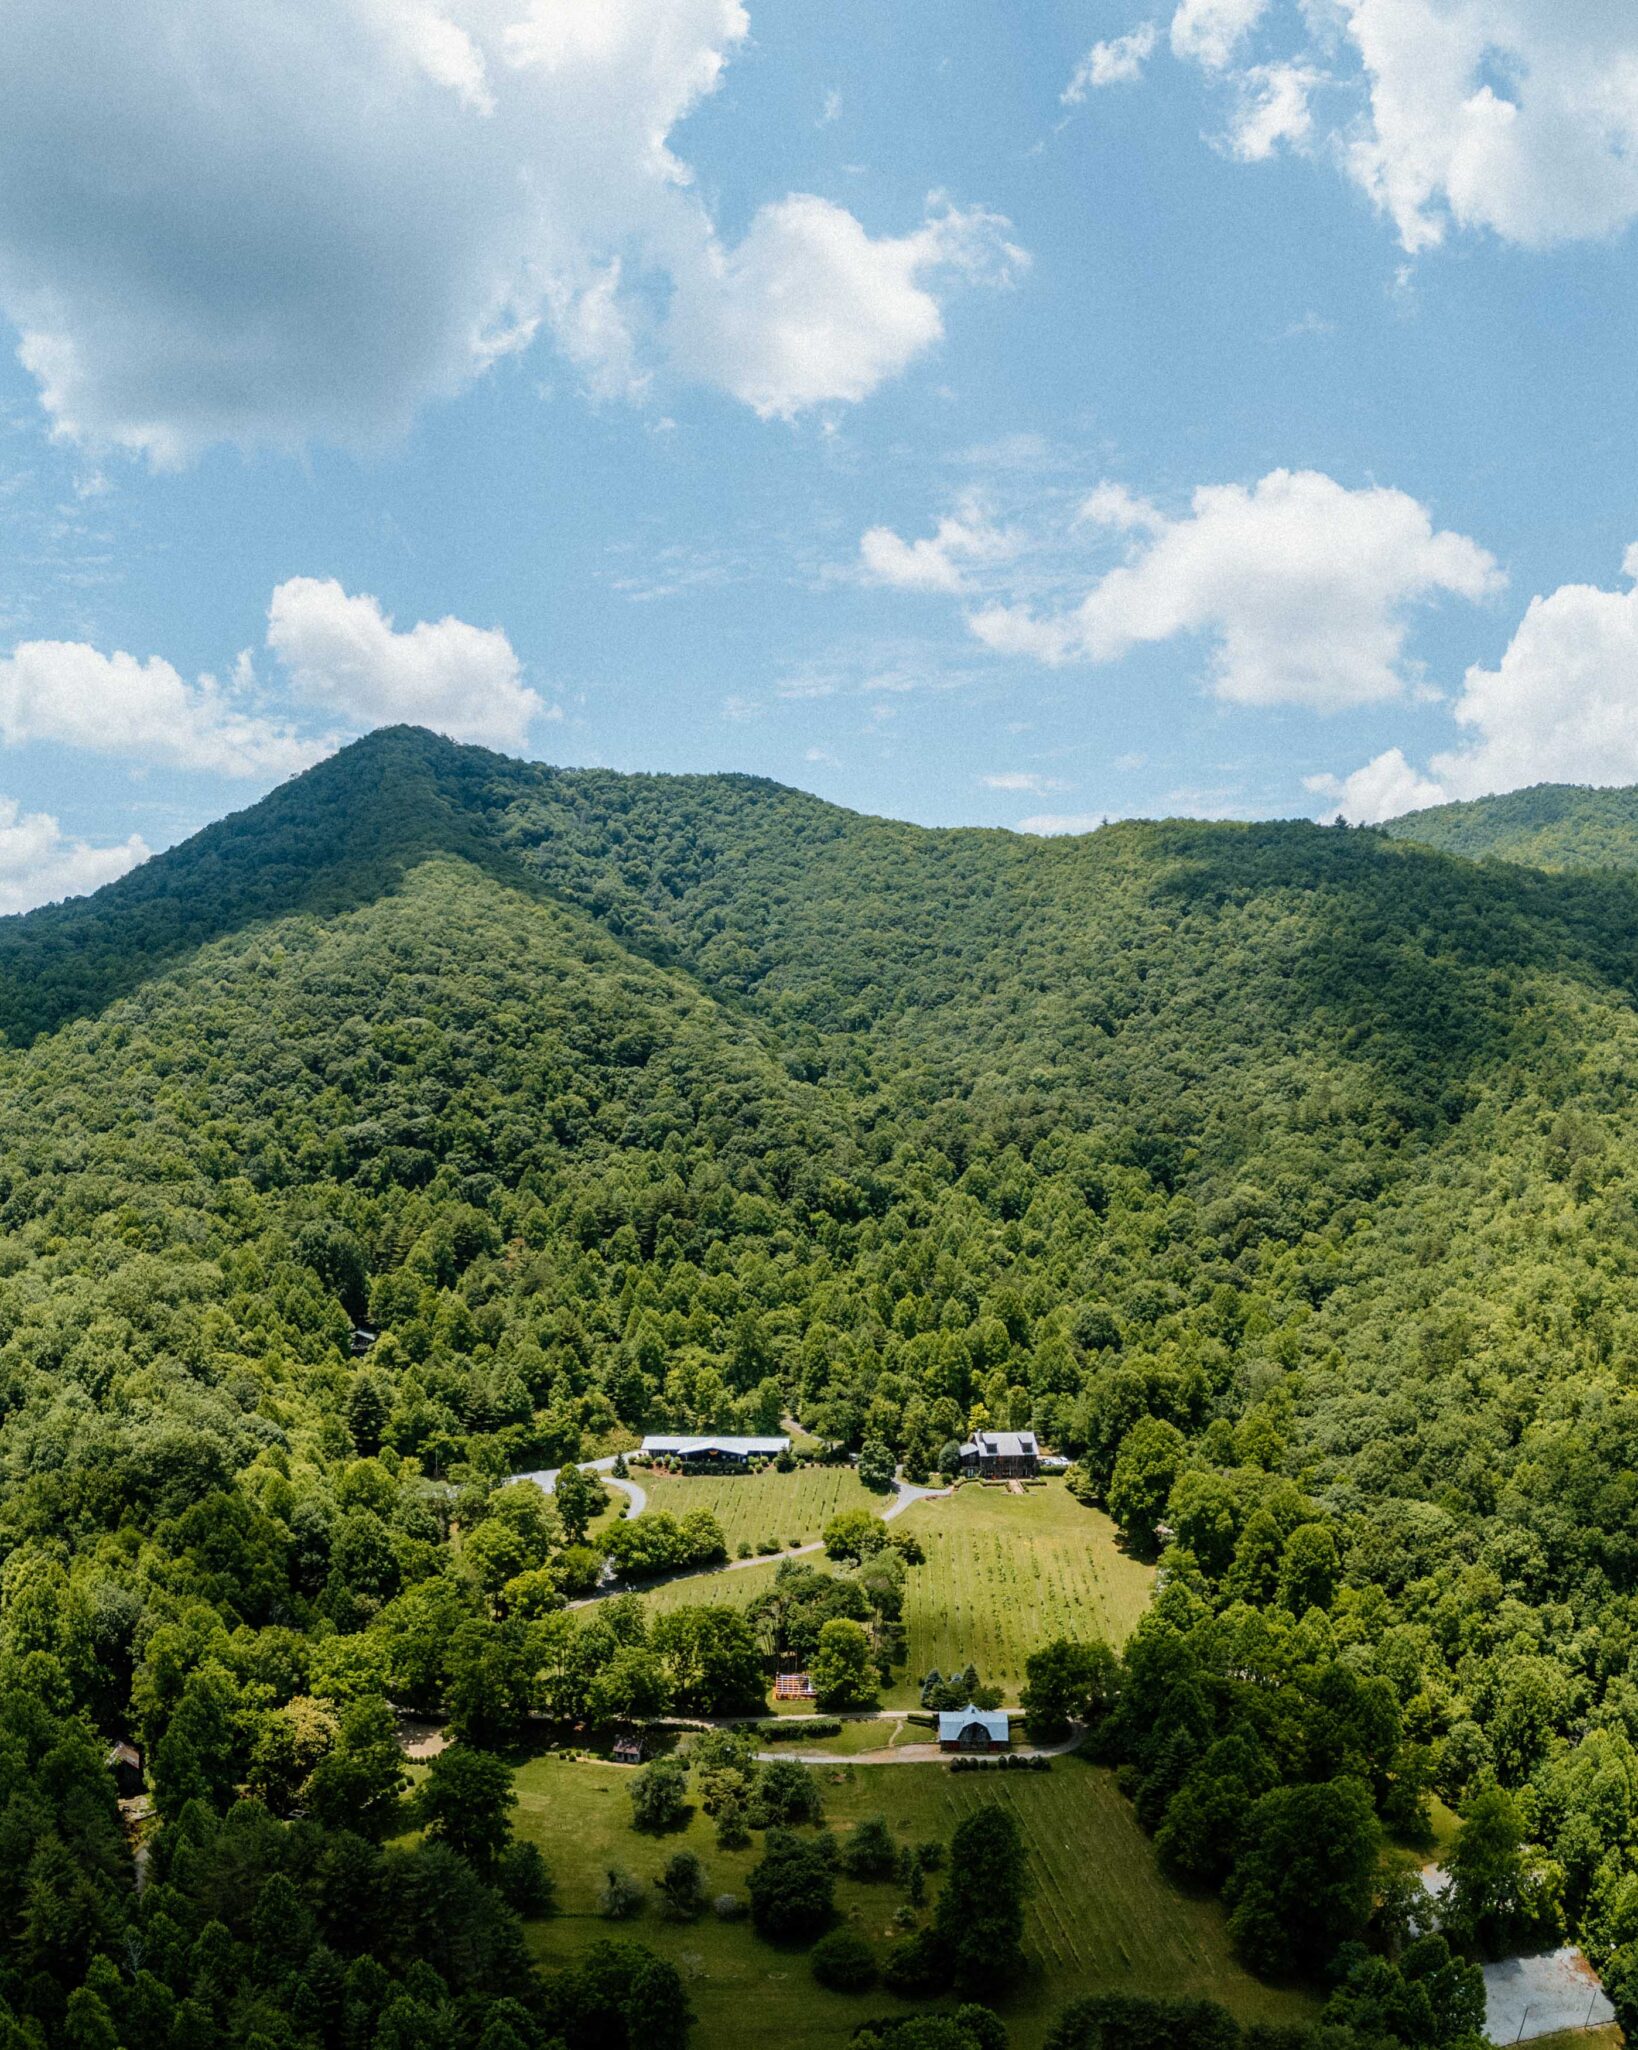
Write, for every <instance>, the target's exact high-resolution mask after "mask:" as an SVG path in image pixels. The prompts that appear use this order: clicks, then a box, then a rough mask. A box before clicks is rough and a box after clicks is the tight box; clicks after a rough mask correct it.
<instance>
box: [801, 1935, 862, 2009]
mask: <svg viewBox="0 0 1638 2050" xmlns="http://www.w3.org/2000/svg"><path fill="white" fill-rule="evenodd" d="M808 1969H809V1970H810V1971H811V1972H812V1973H813V1976H814V1977H815V1978H816V1979H817V1980H818V1981H819V1983H820V1985H821V1986H828V1987H829V1988H830V1990H831V1991H832V1992H833V1993H862V1992H863V1991H864V1990H865V1988H866V1987H867V1986H874V1985H875V1983H876V1953H875V1952H874V1951H873V1950H872V1949H871V1947H870V1945H869V1944H868V1943H866V1942H865V1940H864V1938H863V1937H862V1936H860V1935H859V1934H858V1932H857V1931H856V1930H853V1929H832V1930H831V1932H830V1934H829V1935H828V1936H821V1937H820V1939H819V1941H818V1942H817V1943H816V1944H815V1945H814V1946H813V1952H812V1955H811V1956H810V1957H809V1959H808Z"/></svg>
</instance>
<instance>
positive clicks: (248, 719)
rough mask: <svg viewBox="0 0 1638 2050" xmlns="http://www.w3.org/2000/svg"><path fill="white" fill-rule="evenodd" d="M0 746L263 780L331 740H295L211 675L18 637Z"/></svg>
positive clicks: (288, 770)
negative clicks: (36, 746)
mask: <svg viewBox="0 0 1638 2050" xmlns="http://www.w3.org/2000/svg"><path fill="white" fill-rule="evenodd" d="M0 740H3V741H4V742H5V744H6V745H7V746H8V747H21V746H25V745H27V744H28V743H29V742H31V741H45V742H51V743H55V744H56V745H59V746H62V747H75V748H84V749H85V750H87V751H88V752H89V753H92V754H102V755H121V756H124V757H126V758H128V759H130V760H133V761H139V762H144V763H149V764H152V765H154V766H156V767H166V768H175V769H194V770H202V771H205V772H207V773H210V774H214V775H218V776H234V777H259V778H263V779H265V780H268V781H272V780H275V779H277V778H279V777H283V776H289V775H294V774H295V772H296V771H297V770H298V769H304V768H306V767H308V765H309V764H310V763H312V762H314V761H316V760H317V759H318V757H319V756H320V755H321V754H323V753H325V752H327V750H328V747H329V746H330V745H331V744H332V743H330V742H327V741H314V740H306V739H302V738H301V737H300V736H298V735H297V734H296V733H295V732H294V731H293V730H292V729H291V728H290V727H289V726H288V725H287V724H285V723H284V722H283V721H280V720H276V719H272V718H269V717H266V716H264V715H263V714H262V713H260V712H258V711H256V710H255V709H253V707H251V706H250V705H248V704H247V703H246V702H245V694H244V693H243V692H240V691H236V690H231V689H230V690H224V689H223V688H222V686H221V685H220V684H218V683H217V681H216V679H215V678H214V677H211V676H201V677H200V678H199V680H198V682H197V683H191V684H190V683H188V682H186V681H185V680H184V679H183V678H182V677H181V676H180V675H179V674H178V673H177V671H176V670H175V669H173V668H172V667H171V665H170V663H169V662H165V661H162V660H161V659H160V658H159V657H158V656H152V657H150V658H149V659H148V660H147V661H145V662H144V661H139V660H138V659H137V658H136V657H135V656H134V655H127V654H124V653H115V654H112V655H104V654H102V653H100V652H99V651H98V650H97V649H96V648H92V647H88V646H87V645H86V644H85V643H84V642H83V641H24V642H22V643H21V644H20V645H19V646H18V647H16V648H14V649H13V651H12V653H11V654H10V655H9V656H7V657H5V658H3V659H0Z"/></svg>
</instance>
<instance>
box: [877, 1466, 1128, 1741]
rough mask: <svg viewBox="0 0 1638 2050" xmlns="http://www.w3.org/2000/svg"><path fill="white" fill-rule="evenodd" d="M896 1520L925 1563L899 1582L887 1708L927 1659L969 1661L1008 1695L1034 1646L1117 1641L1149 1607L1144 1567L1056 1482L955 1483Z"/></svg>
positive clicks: (933, 1662)
mask: <svg viewBox="0 0 1638 2050" xmlns="http://www.w3.org/2000/svg"><path fill="white" fill-rule="evenodd" d="M894 1527H895V1529H898V1530H902V1531H906V1532H914V1533H915V1535H916V1536H917V1537H918V1538H919V1539H920V1540H921V1543H922V1545H923V1547H924V1549H925V1550H926V1553H927V1563H926V1564H925V1565H924V1566H917V1567H915V1568H913V1569H912V1571H911V1574H910V1578H909V1581H908V1583H907V1585H906V1589H905V1603H904V1620H905V1624H906V1626H907V1628H908V1630H909V1634H910V1657H909V1660H908V1662H907V1665H906V1667H905V1672H904V1676H903V1678H902V1680H901V1682H900V1683H899V1685H897V1686H896V1687H894V1688H893V1689H892V1690H890V1691H889V1692H888V1693H887V1694H886V1695H884V1697H883V1700H884V1703H885V1705H886V1706H888V1707H899V1706H903V1705H904V1704H905V1703H907V1702H909V1701H911V1700H913V1699H914V1698H915V1692H916V1688H915V1683H916V1681H917V1680H918V1679H919V1678H920V1676H921V1675H922V1674H923V1673H926V1672H929V1671H930V1670H931V1669H932V1668H934V1667H935V1666H936V1667H937V1668H938V1670H939V1671H940V1672H941V1673H950V1672H959V1671H960V1670H961V1668H962V1667H963V1666H966V1665H968V1664H972V1665H975V1666H976V1667H977V1668H978V1670H979V1673H980V1675H981V1677H982V1678H983V1679H984V1680H985V1681H986V1682H988V1683H989V1684H990V1685H992V1686H996V1687H999V1688H1001V1690H1002V1692H1003V1695H1004V1698H1005V1699H1006V1700H1007V1701H1009V1702H1016V1701H1017V1699H1018V1695H1019V1690H1020V1689H1021V1688H1022V1687H1023V1684H1024V1660H1025V1659H1026V1658H1027V1657H1028V1656H1029V1654H1030V1653H1031V1652H1032V1651H1034V1650H1035V1649H1036V1648H1037V1646H1039V1645H1042V1644H1045V1643H1046V1642H1047V1641H1048V1640H1049V1639H1051V1638H1054V1637H1103V1638H1106V1639H1107V1640H1108V1642H1109V1643H1110V1644H1113V1645H1121V1644H1124V1643H1125V1642H1126V1640H1127V1638H1128V1637H1129V1636H1130V1635H1131V1634H1132V1631H1133V1629H1134V1628H1135V1627H1136V1624H1137V1621H1138V1618H1139V1617H1140V1616H1141V1615H1142V1614H1143V1612H1144V1610H1145V1609H1146V1608H1147V1607H1148V1605H1149V1596H1150V1593H1151V1590H1152V1588H1153V1585H1154V1569H1153V1567H1151V1566H1145V1565H1143V1564H1141V1563H1140V1562H1139V1561H1138V1560H1136V1559H1132V1558H1129V1557H1128V1556H1127V1554H1126V1553H1125V1552H1123V1551H1122V1550H1121V1549H1120V1546H1119V1543H1118V1541H1117V1537H1116V1532H1115V1527H1114V1525H1113V1524H1112V1523H1111V1522H1110V1521H1109V1519H1108V1517H1107V1516H1105V1515H1103V1514H1102V1512H1101V1511H1099V1510H1096V1509H1087V1508H1085V1507H1083V1506H1082V1504H1081V1503H1079V1502H1077V1501H1076V1500H1075V1497H1074V1496H1073V1495H1072V1494H1070V1492H1069V1490H1068V1489H1067V1488H1066V1487H1065V1486H1064V1485H1063V1483H1062V1482H1061V1481H1047V1482H1046V1483H1045V1484H1044V1485H1043V1486H1041V1487H1038V1488H1030V1489H1028V1490H1027V1491H1026V1492H1025V1493H1024V1494H1021V1495H1013V1494H1009V1493H1008V1492H1007V1490H1006V1489H1004V1488H982V1487H965V1488H961V1489H959V1490H958V1491H957V1493H956V1494H954V1495H952V1496H950V1497H948V1498H947V1499H944V1500H940V1501H931V1502H918V1503H917V1504H916V1506H915V1507H914V1508H913V1509H908V1510H906V1511H905V1513H904V1515H903V1517H902V1518H901V1519H900V1520H899V1521H898V1523H897V1524H896V1525H895V1526H894Z"/></svg>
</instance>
